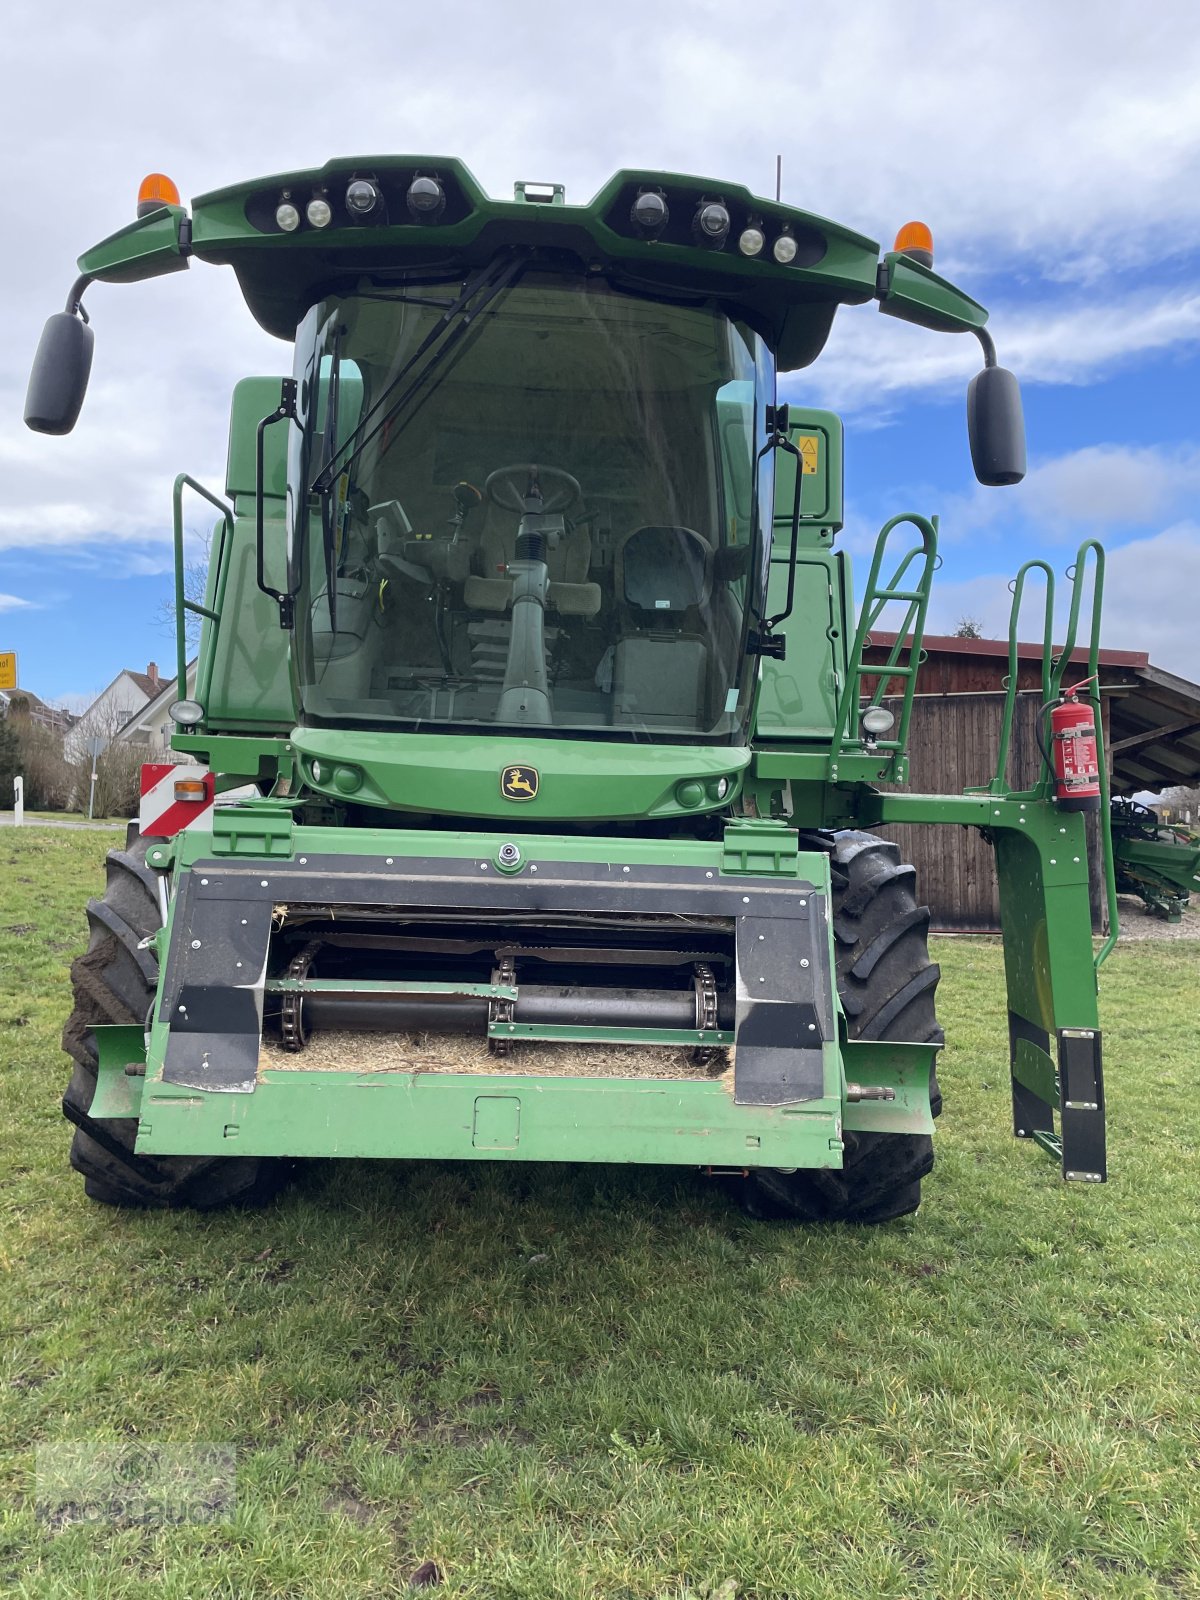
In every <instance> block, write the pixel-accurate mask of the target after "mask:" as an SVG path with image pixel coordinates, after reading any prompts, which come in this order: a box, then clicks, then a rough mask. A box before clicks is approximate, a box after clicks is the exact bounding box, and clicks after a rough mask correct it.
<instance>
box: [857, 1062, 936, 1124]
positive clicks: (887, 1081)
mask: <svg viewBox="0 0 1200 1600" xmlns="http://www.w3.org/2000/svg"><path fill="white" fill-rule="evenodd" d="M841 1049H842V1065H843V1069H844V1071H845V1074H846V1081H847V1083H857V1084H862V1085H864V1086H866V1085H870V1086H872V1087H881V1088H886V1089H891V1090H892V1091H893V1092H894V1094H895V1097H896V1098H895V1099H894V1100H857V1101H849V1102H848V1103H847V1105H846V1107H845V1110H844V1112H843V1121H844V1124H845V1126H846V1127H847V1128H850V1129H853V1130H854V1131H856V1132H859V1133H932V1132H933V1115H932V1112H931V1111H930V1108H929V1082H930V1077H931V1075H932V1073H933V1066H934V1062H935V1061H936V1060H937V1052H938V1046H937V1045H931V1044H908V1043H902V1042H900V1041H899V1040H893V1039H847V1040H843V1041H842V1047H841Z"/></svg>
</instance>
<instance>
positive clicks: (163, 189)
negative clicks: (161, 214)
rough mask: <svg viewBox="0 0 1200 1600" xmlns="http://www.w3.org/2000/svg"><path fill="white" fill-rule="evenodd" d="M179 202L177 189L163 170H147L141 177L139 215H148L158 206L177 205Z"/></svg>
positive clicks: (138, 200) (138, 201) (138, 199)
mask: <svg viewBox="0 0 1200 1600" xmlns="http://www.w3.org/2000/svg"><path fill="white" fill-rule="evenodd" d="M178 204H179V190H178V189H177V188H176V187H175V185H174V184H173V183H172V182H171V180H170V178H168V177H167V175H166V173H165V172H148V173H147V174H146V176H145V177H144V178H143V179H142V182H141V187H140V188H139V189H138V198H137V214H138V216H139V217H146V216H149V215H150V213H151V212H152V211H157V210H158V209H159V207H160V206H177V205H178Z"/></svg>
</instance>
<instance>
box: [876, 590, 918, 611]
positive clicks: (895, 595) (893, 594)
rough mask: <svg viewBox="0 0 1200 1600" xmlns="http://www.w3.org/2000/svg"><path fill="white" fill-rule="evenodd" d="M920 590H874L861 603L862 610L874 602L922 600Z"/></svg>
mask: <svg viewBox="0 0 1200 1600" xmlns="http://www.w3.org/2000/svg"><path fill="white" fill-rule="evenodd" d="M924 598H925V595H924V593H923V591H922V590H920V589H875V590H873V591H872V593H870V594H869V595H868V596H867V598H866V600H865V601H864V602H863V605H864V609H865V608H866V607H867V606H869V605H871V604H873V602H874V601H876V600H924Z"/></svg>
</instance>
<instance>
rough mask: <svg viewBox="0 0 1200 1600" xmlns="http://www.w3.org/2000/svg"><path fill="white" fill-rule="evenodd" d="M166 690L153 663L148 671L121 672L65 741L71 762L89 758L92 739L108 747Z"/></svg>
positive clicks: (93, 702) (93, 703)
mask: <svg viewBox="0 0 1200 1600" xmlns="http://www.w3.org/2000/svg"><path fill="white" fill-rule="evenodd" d="M166 687H167V685H165V684H164V683H163V680H162V679H161V678H160V677H159V675H158V666H157V663H155V662H153V661H152V662H151V663H150V665H149V666H148V667H147V668H146V670H145V672H132V671H130V670H129V669H128V668H126V669H125V670H124V671H123V672H119V673H118V674H117V676H116V677H115V678H114V679H113V681H112V682H111V683H110V684H109V686H108V688H107V689H105V690H104V691H103V692H102V693H100V694H98V695H97V696H96V698H95V699H94V700H93V701H92V703H91V705H90V706H89V707H88V708H87V710H86V711H85V712H84V713H83V715H82V716H81V717H80V718H79V721H78V722H76V723H75V725H74V727H72V728H71V730H70V732H69V733H68V734H67V736H66V738H65V739H64V740H63V750H64V752H65V754H66V757H67V759H68V761H79V760H81V759H82V758H83V757H84V756H86V755H88V754H89V753H90V749H91V741H92V740H93V739H102V740H103V741H104V744H105V745H107V744H108V743H109V742H110V741H111V740H112V739H114V738H115V737H116V735H117V734H118V732H119V731H120V730H121V729H122V728H123V727H124V726H125V725H126V723H127V722H128V721H129V719H130V718H131V717H132V716H134V715H135V714H136V713H137V712H139V711H141V710H143V709H144V708H145V707H146V706H147V705H149V703H150V702H151V700H155V699H157V698H158V697H159V695H160V694H161V692H162V690H163V689H164V688H166Z"/></svg>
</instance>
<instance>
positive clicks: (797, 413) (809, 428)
mask: <svg viewBox="0 0 1200 1600" xmlns="http://www.w3.org/2000/svg"><path fill="white" fill-rule="evenodd" d="M788 438H789V439H790V440H791V442H792V444H794V445H795V446H796V449H797V450H798V451H799V452H800V457H801V474H800V517H801V528H800V538H801V541H802V542H803V543H805V544H810V545H811V544H818V545H820V544H828V543H829V541H830V536H831V535H832V534H833V533H836V532H837V531H838V529H839V528H840V527H841V526H842V520H843V512H842V505H843V495H844V488H843V479H844V469H843V456H844V440H845V431H844V429H843V427H842V419H841V417H839V416H838V415H837V413H836V412H833V411H816V410H805V409H802V408H801V407H799V406H789V407H788ZM795 503H796V457H795V456H793V455H792V454H791V453H790V452H789V451H787V450H778V451H776V453H775V543H776V550H777V552H778V551H779V550H780V547H782V553H783V554H785V555H786V553H787V542H788V541H789V540H790V538H791V532H792V507H793V506H794V505H795Z"/></svg>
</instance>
